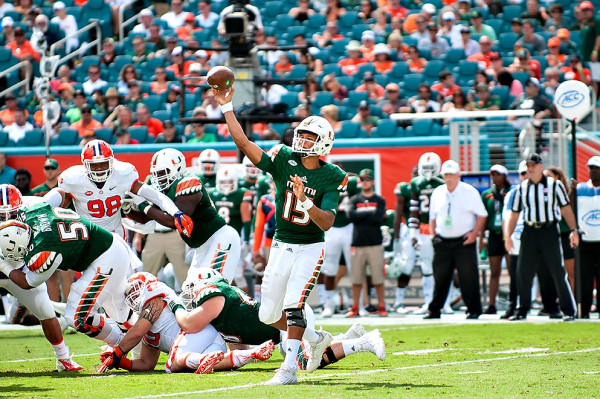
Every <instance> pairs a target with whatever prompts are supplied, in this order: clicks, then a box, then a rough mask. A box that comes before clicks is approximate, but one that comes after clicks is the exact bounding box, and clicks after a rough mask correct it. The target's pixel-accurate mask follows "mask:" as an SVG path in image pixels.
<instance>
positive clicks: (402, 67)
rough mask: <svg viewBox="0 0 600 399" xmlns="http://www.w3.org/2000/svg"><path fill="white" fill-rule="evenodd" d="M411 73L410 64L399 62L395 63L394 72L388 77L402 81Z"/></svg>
mask: <svg viewBox="0 0 600 399" xmlns="http://www.w3.org/2000/svg"><path fill="white" fill-rule="evenodd" d="M407 73H410V70H409V69H408V64H407V63H406V62H404V61H397V62H395V63H394V66H393V67H392V70H391V71H390V72H389V73H388V76H389V77H390V79H392V80H396V81H400V80H402V79H404V75H406V74H407Z"/></svg>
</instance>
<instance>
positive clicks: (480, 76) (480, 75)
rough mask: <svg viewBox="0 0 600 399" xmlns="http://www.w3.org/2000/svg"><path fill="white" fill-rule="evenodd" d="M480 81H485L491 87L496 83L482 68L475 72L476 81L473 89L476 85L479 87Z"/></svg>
mask: <svg viewBox="0 0 600 399" xmlns="http://www.w3.org/2000/svg"><path fill="white" fill-rule="evenodd" d="M479 83H484V84H485V85H486V86H487V87H488V88H489V89H491V88H492V87H494V86H495V85H496V82H495V81H493V80H492V79H490V77H489V76H488V74H487V73H485V71H483V70H481V69H479V70H478V71H477V72H475V83H474V84H473V90H475V87H477V85H478V84H479Z"/></svg>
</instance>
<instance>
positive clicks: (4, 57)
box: [0, 47, 19, 70]
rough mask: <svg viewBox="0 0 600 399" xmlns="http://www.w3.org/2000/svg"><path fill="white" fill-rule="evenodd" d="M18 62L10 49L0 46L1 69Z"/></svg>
mask: <svg viewBox="0 0 600 399" xmlns="http://www.w3.org/2000/svg"><path fill="white" fill-rule="evenodd" d="M18 63H19V59H18V58H17V57H14V56H13V55H12V53H11V51H10V49H8V48H6V47H0V68H2V70H5V69H8V68H9V67H11V66H13V65H16V64H18Z"/></svg>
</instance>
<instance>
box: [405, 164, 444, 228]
mask: <svg viewBox="0 0 600 399" xmlns="http://www.w3.org/2000/svg"><path fill="white" fill-rule="evenodd" d="M442 184H444V181H443V180H442V179H441V178H439V177H434V178H433V179H431V180H427V179H425V178H424V177H423V176H417V177H413V179H412V180H411V181H410V192H411V196H412V198H413V199H416V200H418V201H419V222H421V223H425V224H429V200H430V199H431V193H433V190H435V189H436V187H438V186H441V185H442Z"/></svg>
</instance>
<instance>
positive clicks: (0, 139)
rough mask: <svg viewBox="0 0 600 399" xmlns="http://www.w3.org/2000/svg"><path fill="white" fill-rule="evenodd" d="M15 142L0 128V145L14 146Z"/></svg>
mask: <svg viewBox="0 0 600 399" xmlns="http://www.w3.org/2000/svg"><path fill="white" fill-rule="evenodd" d="M14 146H15V142H14V141H12V140H11V139H10V138H9V137H8V133H7V132H5V131H4V130H0V147H14Z"/></svg>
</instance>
